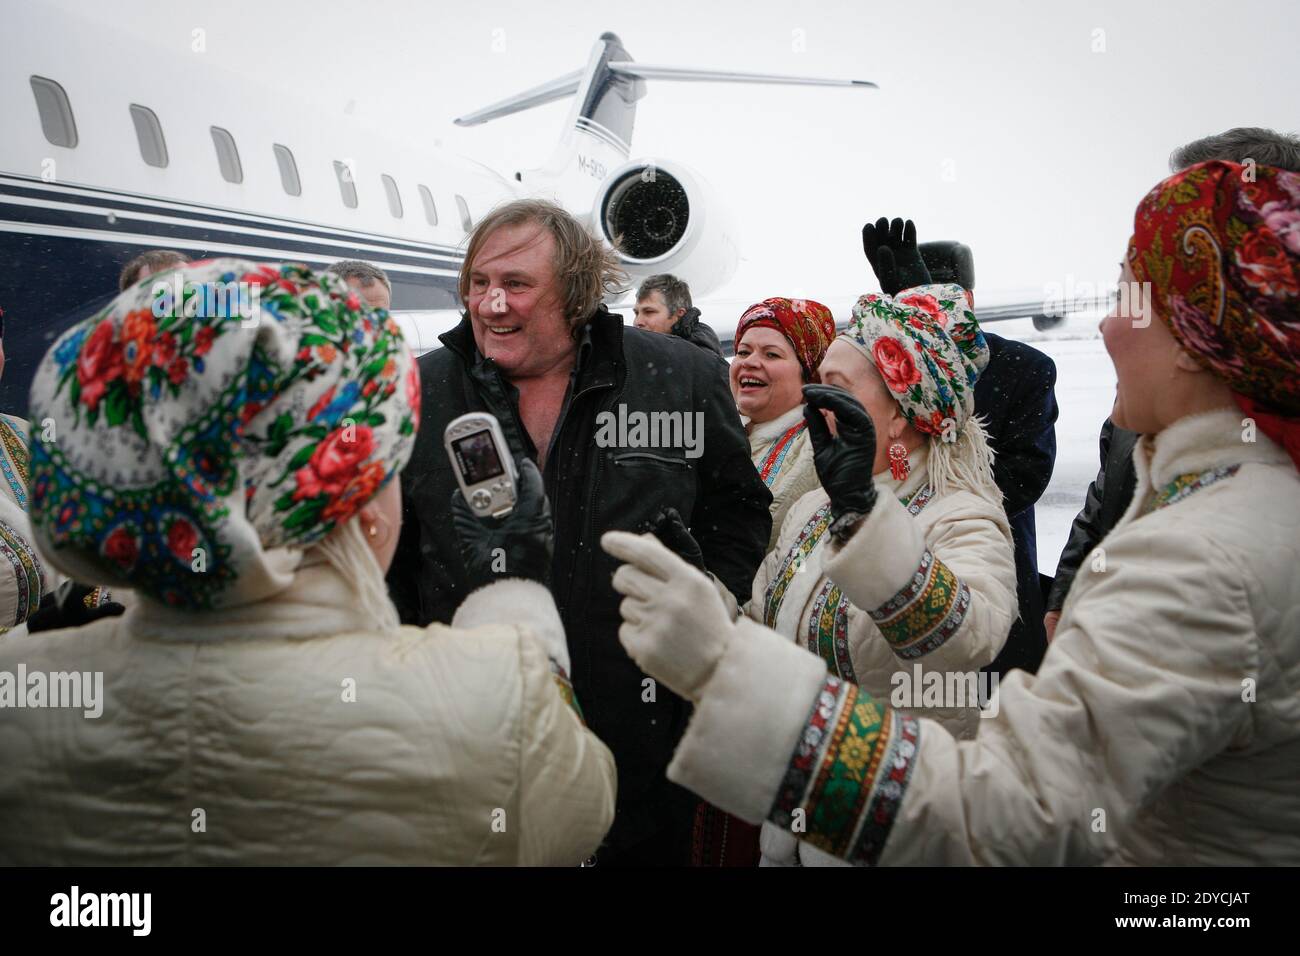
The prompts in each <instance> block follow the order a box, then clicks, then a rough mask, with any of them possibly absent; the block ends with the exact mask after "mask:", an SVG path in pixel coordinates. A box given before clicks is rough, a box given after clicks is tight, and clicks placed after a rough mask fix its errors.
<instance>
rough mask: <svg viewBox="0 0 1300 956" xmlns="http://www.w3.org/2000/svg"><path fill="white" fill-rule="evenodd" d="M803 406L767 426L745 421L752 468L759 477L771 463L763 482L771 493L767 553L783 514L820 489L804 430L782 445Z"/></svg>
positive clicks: (782, 519) (774, 538)
mask: <svg viewBox="0 0 1300 956" xmlns="http://www.w3.org/2000/svg"><path fill="white" fill-rule="evenodd" d="M803 420H804V418H803V405H796V406H795V407H794V408H792V409H790V411H788V412H786V413H785V414H784V415H782V416H780V417H779V418H774V419H772V421H770V422H763V423H762V424H759V425H756V424H753V423H751V422H749V421H747V420H746V421H745V427H746V429H747V430H748V432H749V456H750V458H751V459H752V460H753V462H754V467H755V468H757V469H758V470H759V474H760V475H761V474H762V471H763V468H764V466H765V465H766V464H767V463H768V462H769V460H770V461H771V467H770V469H769V471H768V475H767V477H766V478H764V479H763V480H764V482H765V483H766V484H767V487H768V490H769V491H771V492H772V504H771V507H770V508H769V510H770V511H771V513H772V536H771V537H770V538H769V539H768V542H767V550H768V551H769V552H770V551H771V550H772V549H773V548H775V547H776V542H777V538H778V537H780V534H781V525H782V523H783V522H784V521H785V516H786V514H787V513H788V512H789V511H790V508H791V507H792V506H793V505H794V503H795V502H796V501H798V500H799V499H800V498H802V497H803V496H804V495H806V494H807V493H808V492H810V491H812V490H813V489H814V488H818V487H820V484H821V483H820V482H819V481H818V480H817V468H816V466H815V465H814V464H813V447H812V442H810V441H809V440H808V429H807V428H803V429H800V431H799V433H798V434H797V435H796V436H795V437H794V438H792V439H790V440H789V441H788V442H786V443H785V444H784V445H781V444H780V442H781V439H782V437H783V436H784V435H785V434H786V433H787V432H789V431H790V430H791V429H792V428H795V427H796V426H798V425H800V424H801V423H802V422H803Z"/></svg>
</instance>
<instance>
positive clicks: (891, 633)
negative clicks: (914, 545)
mask: <svg viewBox="0 0 1300 956" xmlns="http://www.w3.org/2000/svg"><path fill="white" fill-rule="evenodd" d="M970 600H971V596H970V588H969V587H967V585H966V583H965V582H964V581H962V580H961V578H959V577H957V575H955V574H953V573H952V571H951V570H949V568H948V566H947V565H946V564H944V563H943V562H942V561H940V560H939V559H938V558H936V557H935V556H934V555H933V554H932V553H931V552H930V550H929V549H928V548H927V549H926V550H925V553H924V554H922V555H921V564H920V566H919V567H918V568H917V569H916V573H915V574H913V575H912V579H911V580H910V581H908V582H907V584H906V585H905V586H904V587H903V589H902V590H900V591H899V592H898V593H897V594H895V595H894V596H893V597H892V598H890V599H889V600H888V601H886V602H885V603H884V604H882V605H881V606H880V607H878V608H876V609H875V610H874V611H870V612H868V613H870V615H871V619H872V620H873V621H875V622H876V627H878V628H880V633H881V634H883V635H884V636H885V640H887V641H888V642H889V645H890V647H891V648H893V651H894V653H895V654H896V655H898V656H899V657H900V658H902V659H903V660H915V659H916V658H918V657H924V656H925V655H926V654H929V653H930V652H931V651H933V650H936V649H937V648H940V647H942V646H943V645H944V644H945V643H947V642H948V640H949V639H950V638H951V637H952V636H953V635H954V634H956V633H957V631H958V630H959V629H960V628H961V625H962V622H963V621H964V620H965V619H966V614H967V612H968V611H970Z"/></svg>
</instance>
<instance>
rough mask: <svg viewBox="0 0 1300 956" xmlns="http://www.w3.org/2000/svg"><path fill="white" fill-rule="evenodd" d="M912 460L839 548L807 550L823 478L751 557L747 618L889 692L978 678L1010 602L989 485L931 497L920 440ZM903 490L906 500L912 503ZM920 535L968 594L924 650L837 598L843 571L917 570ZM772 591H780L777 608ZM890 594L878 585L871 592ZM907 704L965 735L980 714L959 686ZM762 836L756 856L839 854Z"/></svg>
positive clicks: (1000, 522) (884, 574)
mask: <svg viewBox="0 0 1300 956" xmlns="http://www.w3.org/2000/svg"><path fill="white" fill-rule="evenodd" d="M912 462H913V467H912V471H911V473H910V474H909V475H908V476H907V477H906V478H905V479H903V480H902V481H901V482H900V481H898V480H896V479H894V478H892V477H891V476H890V474H889V473H888V472H885V473H883V474H881V475H877V476H876V486H877V492H878V495H879V497H878V500H877V505H876V509H877V511H878V512H879V514H878V515H876V513H875V512H873V515H875V520H874V521H873V523H872V525H871V528H870V530H869V532H868V533H866V534H863V533H859V534H858V535H855V536H854V538H853V539H852V540H851V541H850V542H849V544H848V545H847V546H846V547H844V548H842V549H841V548H838V547H836V546H835V545H834V543H833V541H832V539H831V536H830V534H829V533H828V532H823V533H822V534H821V536H820V537H819V538H817V539H816V543H815V544H814V545H813V547H812V549H811V550H807V548H806V545H805V542H806V541H808V540H809V539H810V530H811V529H813V527H814V526H815V525H817V524H818V516H819V515H822V514H824V512H825V511H826V508H825V506H826V505H827V504H828V503H829V501H830V498H829V496H828V495H827V494H826V492H825V491H824V490H822V489H821V488H820V487H818V488H817V489H816V490H815V491H813V492H811V493H809V494H807V495H805V496H804V497H803V498H801V499H800V500H799V502H798V503H797V504H796V505H795V506H794V507H793V508H792V509H791V510H790V513H789V515H788V516H787V517H786V521H785V525H784V527H783V528H782V529H781V535H780V538H779V541H778V543H777V546H776V549H775V550H774V551H773V552H772V553H771V554H769V555H768V557H767V559H766V560H765V561H764V562H763V565H762V566H761V567H760V568H759V571H758V574H757V576H756V577H755V579H754V589H753V596H752V599H751V601H750V603H749V604H748V605H747V608H746V613H747V614H748V615H749V617H750V618H752V619H753V620H755V621H758V622H759V623H765V624H767V625H768V626H770V627H772V628H773V629H774V630H775V631H776V632H777V633H778V634H780V635H782V636H783V637H786V638H788V639H791V640H793V641H794V642H795V643H796V644H799V645H801V646H803V647H805V648H807V649H808V650H810V651H812V652H814V653H818V654H819V655H820V656H822V657H823V659H824V660H825V661H826V663H827V666H828V668H829V670H830V672H831V673H832V674H835V675H837V676H839V677H841V678H843V679H844V680H847V681H849V682H854V683H857V684H859V685H860V686H861V687H862V688H863V689H865V690H867V691H869V692H870V693H871V694H873V695H874V696H876V697H879V698H880V699H882V700H886V701H888V700H890V698H891V694H892V693H893V691H894V690H895V689H898V690H899V691H900V692H905V691H906V690H909V689H911V688H913V687H915V693H916V694H917V695H918V696H917V698H914V699H919V695H920V693H921V690H922V688H923V687H924V686H925V684H926V679H925V675H926V674H928V673H930V672H932V671H937V672H939V673H941V674H944V675H947V673H948V672H954V673H961V674H965V675H970V681H971V684H970V686H971V687H972V688H975V687H977V683H978V678H977V677H976V674H977V672H978V671H979V669H980V668H981V667H983V666H984V665H986V664H988V663H990V662H991V661H992V660H993V659H994V658H995V657H996V656H997V654H998V652H999V651H1000V650H1001V649H1002V645H1003V644H1004V643H1005V642H1006V638H1007V633H1008V632H1009V631H1010V629H1011V623H1012V621H1013V620H1014V619H1015V616H1016V613H1017V604H1016V567H1015V555H1014V552H1013V550H1012V542H1011V530H1010V527H1009V526H1008V525H1007V519H1006V514H1005V513H1004V512H1003V510H1002V506H1001V505H1000V504H998V503H997V502H996V501H994V500H993V497H992V494H990V493H985V494H981V493H979V492H978V491H977V490H973V489H972V490H968V489H964V488H960V487H954V488H952V489H950V490H949V491H948V492H947V494H943V495H933V496H928V497H927V496H926V495H925V494H924V487H925V484H926V467H925V465H926V452H925V448H924V447H922V448H921V449H919V450H918V451H917V452H914V453H913V455H912ZM900 499H901V500H903V501H910V502H911V503H912V508H911V510H909V509H908V508H907V507H905V506H904V505H903V504H902V503H901V501H900ZM912 511H915V513H914V514H913V513H912ZM827 520H828V519H827ZM822 523H823V524H824V521H823V522H822ZM918 542H923V550H924V549H928V551H929V553H931V554H932V555H933V556H934V557H935V558H937V559H939V560H940V561H942V562H943V564H944V565H945V566H946V567H948V568H949V569H950V570H951V571H952V572H953V574H955V575H956V576H957V578H958V579H959V580H960V581H961V582H962V583H963V584H964V585H965V586H966V588H967V591H968V594H969V600H968V603H967V605H966V606H965V607H964V608H962V607H956V608H954V609H953V611H952V614H953V615H954V619H953V622H952V623H953V624H954V625H955V627H954V628H953V630H952V633H951V634H950V635H949V636H947V637H946V639H943V641H942V643H939V644H938V645H937V646H934V647H933V649H930V650H924V649H923V648H922V647H921V646H918V645H915V644H913V645H911V646H906V645H905V646H902V647H900V646H898V645H896V644H894V643H891V640H887V639H886V637H885V634H884V633H883V632H882V630H881V628H880V627H879V626H877V624H876V622H875V621H874V620H873V619H872V615H871V613H869V612H868V611H867V610H864V609H863V608H861V607H859V606H857V605H855V604H853V603H851V602H850V601H849V600H848V599H847V597H843V598H841V599H840V601H839V603H838V605H837V603H836V596H837V594H839V593H840V592H839V591H838V589H836V587H835V586H836V584H837V583H838V576H839V575H840V574H846V575H849V576H851V577H854V578H855V579H856V578H866V579H874V578H883V579H892V577H893V576H896V575H898V574H905V573H906V572H907V570H908V568H907V566H906V565H907V564H908V563H909V562H910V563H911V570H912V571H914V572H915V571H916V570H917V566H918V561H917V560H916V559H914V558H913V556H912V554H913V551H914V550H915V545H916V544H917V543H918ZM795 554H798V555H800V559H799V562H800V563H799V564H795V563H793V562H792V560H791V559H792V557H793V556H794V555H795ZM919 557H920V554H919V553H918V554H917V555H916V558H919ZM800 566H801V567H802V570H800V569H799V568H800ZM777 593H780V594H781V600H780V601H779V607H777V608H775V613H773V611H774V605H776V604H777V602H776V601H775V600H774V596H775V595H776V594H777ZM890 596H892V594H886V595H882V600H881V601H879V602H878V603H884V599H885V598H888V597H890ZM871 610H872V611H874V610H876V607H875V606H874V605H872V606H871ZM886 627H887V628H889V630H890V635H891V637H892V638H893V639H894V640H898V639H899V637H900V636H901V632H900V629H899V628H897V627H890V626H889V624H888V623H887V624H886ZM936 639H937V638H936ZM963 693H964V692H963ZM908 696H909V697H910V696H911V695H910V694H909V695H908ZM906 710H907V712H908V713H921V714H925V715H926V716H929V717H932V718H935V719H937V720H939V721H941V722H942V723H943V724H944V726H946V727H947V728H948V729H949V730H950V731H951V732H952V733H953V734H955V735H956V736H958V737H973V736H974V735H975V731H976V725H977V724H978V723H979V719H980V718H979V713H980V710H979V704H978V697H977V695H976V694H971V695H969V696H964V705H962V702H957V701H947V702H945V705H940V706H936V707H925V708H913V707H908V708H906ZM761 844H762V848H763V863H764V865H768V866H776V865H787V864H793V863H795V862H796V861H798V862H802V863H804V864H809V863H812V864H826V863H833V862H837V861H836V860H835V859H834V858H828V857H827V855H826V854H824V853H820V852H818V851H817V850H816V849H815V848H813V847H810V846H807V845H803V846H801V845H799V844H798V843H797V841H796V840H795V838H794V836H793V835H792V834H791V833H790V832H789V831H787V830H784V829H780V828H777V827H775V826H773V825H772V824H767V825H765V826H764V827H763V834H762V838H761Z"/></svg>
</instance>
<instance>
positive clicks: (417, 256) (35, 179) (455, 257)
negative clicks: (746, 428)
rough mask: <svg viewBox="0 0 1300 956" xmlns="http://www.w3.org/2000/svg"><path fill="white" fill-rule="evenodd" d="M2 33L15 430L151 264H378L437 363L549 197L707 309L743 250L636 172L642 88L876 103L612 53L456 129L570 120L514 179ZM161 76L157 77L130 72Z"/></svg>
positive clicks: (600, 44) (401, 317) (120, 62)
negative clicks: (730, 89)
mask: <svg viewBox="0 0 1300 956" xmlns="http://www.w3.org/2000/svg"><path fill="white" fill-rule="evenodd" d="M7 18H8V19H9V22H8V23H6V29H5V31H4V33H3V34H2V35H0V115H2V116H3V128H2V129H0V134H2V135H0V262H3V263H4V268H3V269H2V270H0V308H3V309H4V311H5V315H6V322H7V327H8V333H9V334H8V335H7V336H6V338H5V348H6V351H7V353H8V363H7V365H6V371H5V374H4V377H3V380H2V381H0V409H3V410H4V411H6V412H10V413H13V414H18V415H25V414H26V411H27V392H28V389H29V387H30V382H31V378H32V375H33V371H34V369H35V367H36V364H37V363H38V361H39V360H40V358H41V356H42V355H43V354H44V353H45V351H46V349H47V348H48V347H49V345H50V343H51V342H52V341H53V340H54V339H55V338H56V337H57V336H58V335H59V334H60V333H61V332H62V331H63V330H64V329H65V328H67V327H68V326H69V325H71V324H72V323H73V322H74V321H76V320H78V319H81V318H84V317H86V316H88V315H90V314H93V312H94V311H95V310H96V309H98V308H100V307H102V306H103V305H104V304H105V303H106V302H107V301H108V300H109V299H110V298H111V297H112V296H113V295H114V294H115V292H116V289H117V276H118V272H119V271H120V269H121V267H122V266H123V264H125V263H126V262H127V261H128V260H129V259H131V258H133V257H134V256H136V255H138V254H139V253H141V252H143V251H145V250H147V249H157V248H165V249H176V250H178V251H181V252H184V253H185V254H187V255H189V256H190V257H191V258H210V257H216V256H226V255H231V256H240V257H245V258H249V259H256V260H294V261H301V262H306V263H308V264H310V265H312V266H315V267H323V266H325V265H328V264H329V263H331V262H334V261H337V260H340V259H364V260H367V261H369V262H372V263H374V264H375V265H377V266H379V267H380V268H382V269H384V270H385V271H386V272H387V273H388V275H389V276H390V278H391V279H392V284H393V310H394V313H395V315H396V316H397V318H398V321H399V322H400V323H401V324H402V326H403V328H404V330H405V332H406V335H407V337H408V341H410V343H411V344H412V346H413V348H415V349H416V350H417V351H424V350H427V349H430V348H436V347H437V346H438V342H437V336H438V335H439V334H441V333H442V332H444V331H446V330H447V329H448V328H450V327H451V326H452V325H454V324H455V322H456V321H458V318H459V316H458V314H457V311H456V310H457V307H458V297H457V294H456V276H457V273H458V270H459V268H460V264H461V260H462V259H463V255H464V250H463V240H464V238H465V235H466V234H467V232H468V231H469V230H470V229H471V228H472V226H473V223H474V221H475V219H476V217H480V216H482V215H483V214H484V213H485V212H487V211H488V210H489V209H490V208H491V207H493V206H495V205H496V204H498V203H500V202H502V201H504V200H508V199H512V198H515V197H518V196H527V195H542V196H547V197H550V198H554V199H556V200H558V201H559V202H560V203H562V204H563V205H564V206H565V207H566V208H567V209H569V210H570V211H571V212H573V213H574V214H575V215H577V216H579V217H581V218H582V219H583V220H584V221H585V222H586V223H587V224H588V225H589V227H590V228H591V229H593V230H594V231H595V232H596V233H597V234H598V235H601V236H603V237H605V238H606V239H607V240H608V239H609V238H610V237H612V236H615V235H619V236H621V237H622V242H621V245H620V251H619V255H620V257H621V259H622V263H623V265H624V267H625V268H626V269H627V271H628V272H629V273H630V274H631V276H632V277H633V278H634V279H638V278H643V277H645V276H648V275H651V274H654V273H658V272H671V273H673V274H675V275H678V276H680V277H682V278H684V279H686V280H687V281H688V282H690V284H691V286H692V289H693V290H694V292H695V293H696V297H697V299H703V298H705V297H706V296H707V295H708V294H709V293H710V292H711V291H713V290H714V289H717V288H720V287H721V286H722V284H723V283H725V282H726V281H727V280H728V279H729V278H730V277H731V276H732V274H733V273H734V271H735V267H736V264H737V261H738V258H739V237H738V236H737V235H736V234H735V230H734V227H733V226H732V225H731V219H730V216H729V215H728V213H727V209H726V206H725V205H724V204H723V203H722V202H721V201H720V200H719V199H718V197H717V196H716V195H715V194H714V192H713V191H712V190H711V189H710V188H709V186H708V185H707V184H706V183H705V182H704V181H703V179H702V178H701V177H700V176H699V175H697V174H696V173H694V172H692V171H691V170H690V169H689V168H688V167H687V166H685V165H683V164H682V163H681V162H680V161H679V160H677V159H670V158H655V157H644V158H631V157H632V146H631V140H632V132H633V124H634V122H635V118H636V106H637V101H638V100H639V99H640V98H641V97H642V96H644V94H645V86H646V81H666V80H674V81H689V82H712V81H724V82H741V83H781V84H799V85H810V86H841V87H849V88H858V89H863V88H874V87H875V84H874V83H869V82H866V81H862V80H829V79H822V78H815V77H797V76H777V75H769V74H759V73H737V72H722V71H710V70H700V69H692V68H678V67H670V66H651V65H647V64H640V63H636V62H635V61H634V60H633V59H632V57H631V56H630V55H629V54H628V52H627V51H626V50H625V49H624V47H623V44H622V42H621V41H620V40H619V38H618V37H617V36H615V35H614V34H612V33H606V34H603V35H602V36H601V37H600V39H599V40H598V41H597V42H596V44H595V46H594V47H593V49H592V53H591V56H590V58H589V59H588V61H587V64H586V66H585V67H584V68H582V69H580V70H575V71H573V72H572V73H568V74H566V75H564V76H561V77H559V78H558V79H555V80H553V81H551V82H549V83H545V84H543V85H541V86H537V87H535V88H533V89H530V90H527V91H525V92H523V93H520V94H518V95H516V96H513V97H511V98H509V99H507V100H504V101H502V102H499V103H496V104H493V105H491V106H488V107H486V108H484V109H481V110H478V111H476V112H474V113H470V114H468V115H466V116H463V117H461V118H460V119H458V120H456V122H457V123H458V124H460V125H474V124H477V123H483V122H487V121H489V120H493V119H497V118H500V117H503V116H507V115H510V114H511V113H515V112H518V111H520V110H525V109H529V108H532V107H535V106H539V105H541V104H543V103H548V102H551V101H553V100H556V99H559V98H562V97H572V98H573V105H572V108H571V109H570V111H569V114H568V118H567V120H566V123H565V125H564V127H563V132H562V135H561V137H560V141H559V143H558V144H557V145H556V147H555V149H554V151H553V152H552V154H551V156H550V159H549V160H548V161H547V162H546V163H545V164H544V165H543V166H542V167H540V168H539V169H536V170H531V171H524V172H516V173H514V174H513V175H512V176H505V175H501V174H499V173H497V172H494V171H493V170H491V169H489V168H488V167H486V166H483V165H481V164H479V163H475V162H471V161H469V160H466V159H464V158H461V157H458V156H455V155H452V154H449V153H446V152H443V151H431V152H423V151H416V150H412V149H410V148H408V147H402V146H398V145H396V144H394V143H392V142H388V141H385V140H384V138H383V137H382V136H381V135H377V134H376V133H374V132H372V131H370V130H368V129H363V128H361V127H360V125H359V124H358V126H357V127H356V128H355V129H353V128H350V126H349V124H348V123H347V122H346V121H340V120H338V119H330V120H325V119H323V118H322V117H320V116H317V115H314V114H312V113H311V112H310V111H307V110H304V109H298V108H293V107H291V106H290V105H289V104H288V103H287V102H286V101H285V100H283V99H276V100H275V101H271V100H268V98H267V96H266V94H265V91H263V90H261V89H260V88H257V87H255V86H253V85H252V84H249V83H248V82H247V81H246V80H244V79H242V78H241V77H239V76H238V75H236V74H234V73H232V72H230V71H228V70H225V69H224V68H222V67H220V66H219V65H215V64H212V63H210V62H208V59H207V58H201V57H189V58H188V59H186V58H185V57H184V56H183V55H182V54H178V53H176V52H173V51H164V50H162V49H154V48H152V46H151V45H150V44H148V42H147V41H142V40H141V39H139V38H137V37H128V36H125V35H114V33H113V31H112V29H111V28H109V27H107V26H105V25H104V24H102V23H99V22H92V21H90V20H87V19H84V18H81V17H79V16H78V15H77V14H75V13H72V12H69V11H67V10H65V9H63V8H60V7H56V6H44V7H42V6H39V5H28V6H25V7H22V8H20V9H18V10H14V11H11V12H10V13H9V14H7ZM105 50H117V51H118V55H116V56H113V57H109V56H105V55H104V51H105ZM127 51H129V52H127ZM145 57H147V58H148V62H149V68H148V69H132V68H131V63H132V62H133V61H136V62H139V61H141V60H143V59H144V58H145ZM195 91H201V95H197V96H196V95H195ZM1028 314H1030V312H1028V311H1026V310H1023V309H1022V310H1020V311H1018V312H1016V315H1020V316H1023V315H1028ZM717 331H719V333H720V334H721V336H722V338H723V339H724V342H725V341H726V340H727V339H728V338H729V334H730V333H729V330H728V329H726V328H723V327H721V326H719V327H718V328H717Z"/></svg>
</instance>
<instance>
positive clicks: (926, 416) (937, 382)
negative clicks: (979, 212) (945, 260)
mask: <svg viewBox="0 0 1300 956" xmlns="http://www.w3.org/2000/svg"><path fill="white" fill-rule="evenodd" d="M843 339H844V341H846V342H848V343H849V344H850V345H852V346H853V347H854V348H856V349H857V350H858V351H859V352H861V353H862V354H863V355H864V356H866V359H867V361H868V362H870V363H871V364H872V365H873V366H875V369H876V371H877V372H879V373H880V377H881V379H883V380H884V383H885V387H886V388H887V389H888V390H889V394H890V395H891V396H892V397H893V398H894V400H895V401H896V402H898V405H899V408H900V409H901V410H902V412H903V415H904V417H906V419H907V420H908V422H909V423H910V424H911V425H912V427H913V428H915V429H916V430H917V431H919V432H921V433H923V434H925V435H928V436H929V438H930V453H929V455H928V457H927V464H926V467H927V469H928V470H929V473H930V484H931V485H932V486H933V487H934V489H935V491H936V492H938V493H939V494H943V493H945V491H946V490H947V488H948V487H949V484H950V482H952V481H953V480H954V479H956V480H958V481H959V482H961V483H963V484H964V485H965V486H966V487H968V488H971V489H973V490H978V491H980V492H981V493H990V494H991V488H992V483H993V470H992V468H993V453H992V450H991V449H990V448H989V445H988V437H987V435H985V433H984V429H983V426H982V425H981V424H980V421H979V419H978V418H976V417H975V382H976V380H977V379H978V378H979V375H980V372H982V371H983V370H984V367H985V366H986V365H988V362H989V347H988V343H987V342H985V340H984V333H983V332H981V331H980V327H979V323H978V322H976V321H975V313H974V312H972V311H971V309H970V303H969V301H968V300H967V297H966V294H965V292H964V290H963V289H962V288H961V286H959V285H955V284H953V283H945V284H938V285H925V286H917V287H916V288H913V289H907V290H905V291H903V292H902V293H900V294H899V295H898V296H896V297H890V296H886V295H877V294H875V293H871V294H868V295H864V296H862V297H861V298H860V299H858V304H857V305H855V306H854V307H853V318H852V320H850V322H849V327H848V329H847V330H846V331H845V333H844V335H843ZM998 500H999V501H1000V500H1001V497H1000V496H998Z"/></svg>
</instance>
